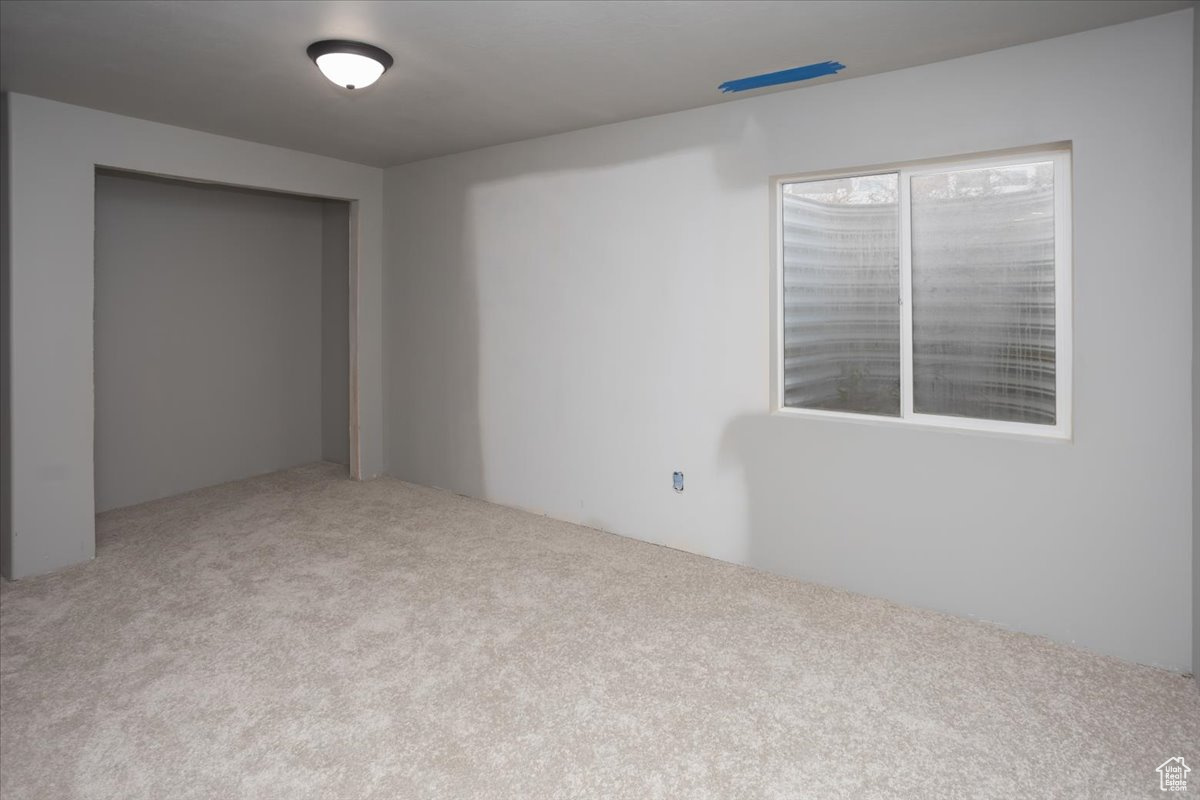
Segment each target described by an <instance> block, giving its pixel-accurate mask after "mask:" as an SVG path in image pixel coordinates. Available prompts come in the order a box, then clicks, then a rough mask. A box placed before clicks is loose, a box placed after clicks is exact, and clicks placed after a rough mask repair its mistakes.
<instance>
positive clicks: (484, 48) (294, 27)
mask: <svg viewBox="0 0 1200 800" xmlns="http://www.w3.org/2000/svg"><path fill="white" fill-rule="evenodd" d="M1190 5H1191V3H1190V2H1186V1H1183V2H1160V1H1158V0H1133V1H1132V2H1123V1H1118V0H1104V1H1097V2H1091V1H1088V0H1030V1H1028V2H1025V1H1017V0H981V1H980V2H942V1H933V2H918V1H916V0H904V1H902V2H856V1H849V0H842V1H840V2H751V1H750V0H735V1H734V2H717V1H715V0H711V1H709V2H543V1H537V2H471V1H468V2H455V1H453V0H450V1H446V2H406V3H401V2H333V1H331V0H309V1H307V2H285V1H284V0H275V1H273V2H253V1H251V0H238V1H236V2H226V1H224V0H209V1H208V2H146V1H145V0H134V1H133V2H98V1H97V0H85V1H84V2H28V1H27V0H5V2H3V3H2V4H0V88H3V89H4V90H6V91H13V92H19V93H23V94H31V95H37V96H40V97H48V98H52V99H56V100H62V101H65V102H68V103H75V104H78V105H84V106H90V107H92V108H99V109H103V110H106V111H113V112H116V113H118V114H126V115H128V116H133V117H142V118H144V119H150V120H156V121H159V122H166V123H170V124H174V125H182V126H184V127H188V128H195V129H198V130H204V131H211V132H213V133H221V134H225V135H228V136H235V137H238V138H242V139H250V140H253V141H259V142H267V143H270V144H275V145H280V146H283V147H290V148H294V149H297V150H303V151H308V152H312V153H322V154H325V155H330V156H336V157H338V158H343V159H347V160H350V161H358V162H362V163H365V164H374V165H379V166H384V165H392V164H401V163H405V162H408V161H414V160H417V159H421V158H428V157H430V156H436V155H442V154H446V153H454V152H459V151H463V150H470V149H473V148H477V147H484V146H486V145H492V144H499V143H502V142H510V141H516V140H519V139H528V138H531V137H535V136H543V135H546V134H551V133H557V132H561V131H568V130H574V129H577V128H585V127H589V126H592V125H600V124H604V123H608V122H617V121H620V120H627V119H633V118H636V117H644V116H649V115H652V114H661V113H665V112H668V111H678V110H682V109H685V108H695V107H697V106H704V105H710V104H712V103H719V102H724V101H728V100H730V99H735V98H739V97H745V96H747V95H749V94H753V93H742V94H738V95H723V94H721V93H720V92H718V91H717V85H718V84H720V83H721V82H723V81H726V80H730V79H732V78H741V77H745V76H749V75H756V74H759V73H763V72H770V71H774V70H779V69H786V68H789V67H795V66H800V65H804V64H810V63H814V62H819V61H826V60H836V61H841V62H842V63H844V64H845V65H846V69H845V70H844V71H842V72H841V73H839V74H838V75H836V76H832V77H827V78H820V79H818V80H816V81H811V82H808V83H805V84H800V85H799V86H801V87H803V86H805V85H812V84H815V83H823V82H828V81H834V80H845V79H847V78H853V77H857V76H861V75H869V74H871V73H876V72H886V71H888V70H894V69H900V68H902V67H909V66H914V65H917V64H925V63H929V62H933V61H941V60H944V59H948V58H955V57H958V56H964V55H968V54H971V53H978V52H983V51H985V50H994V49H996V48H1000V47H1007V46H1009V45H1014V44H1021V43H1024V42H1030V41H1035V40H1038V39H1046V38H1050V37H1053V36H1061V35H1063V34H1068V33H1074V32H1077V31H1082V30H1087V29H1090V28H1096V27H1101V26H1104V25H1112V24H1115V23H1119V22H1125V21H1128V20H1131V19H1136V18H1138V17H1147V16H1153V15H1155V14H1161V13H1165V12H1168V11H1173V10H1176V9H1180V8H1186V7H1188V6H1190ZM330 38H339V39H357V40H361V41H366V42H369V43H371V44H375V45H378V46H380V47H383V48H384V49H386V50H388V51H390V52H391V53H392V55H393V56H394V57H395V59H396V64H395V66H394V67H393V68H392V69H391V70H390V71H389V72H388V73H387V74H385V75H384V76H383V78H382V79H380V81H379V83H377V84H376V85H375V86H372V87H370V88H368V89H363V90H359V91H357V92H353V93H350V92H347V91H345V90H341V89H338V88H337V87H335V86H333V85H332V84H331V83H329V82H328V81H326V80H325V78H324V77H322V76H321V74H320V73H319V72H318V71H317V69H316V68H315V67H314V66H313V64H312V63H311V62H310V61H309V60H308V58H307V56H305V53H304V49H305V47H306V46H307V45H308V44H309V43H311V42H313V41H315V40H317V39H330ZM788 88H789V87H784V88H783V89H782V90H787V89H788ZM791 88H794V87H791ZM801 90H802V89H801ZM762 91H771V90H762ZM775 91H780V89H776V90H775Z"/></svg>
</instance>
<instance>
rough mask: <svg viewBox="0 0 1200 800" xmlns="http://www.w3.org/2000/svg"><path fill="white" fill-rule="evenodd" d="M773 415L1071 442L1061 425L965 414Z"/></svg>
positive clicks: (806, 411) (789, 411) (779, 411)
mask: <svg viewBox="0 0 1200 800" xmlns="http://www.w3.org/2000/svg"><path fill="white" fill-rule="evenodd" d="M771 416H773V417H787V418H791V419H808V420H814V421H825V422H850V423H855V424H858V425H870V426H876V427H887V428H910V429H913V430H931V431H941V432H944V433H958V434H968V435H970V434H974V435H981V436H991V437H998V438H1001V439H1016V440H1024V441H1041V442H1059V443H1066V444H1070V443H1071V441H1072V438H1071V431H1070V430H1069V429H1067V428H1065V427H1064V426H1061V425H1055V426H1050V425H1034V424H1031V423H1024V422H993V421H991V420H983V419H969V418H966V417H939V416H933V415H930V414H915V415H913V416H912V417H909V418H907V419H906V418H902V417H881V416H878V415H875V414H855V413H853V412H849V411H822V410H819V409H810V408H788V407H782V408H776V409H773V410H772V411H771Z"/></svg>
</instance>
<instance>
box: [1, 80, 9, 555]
mask: <svg viewBox="0 0 1200 800" xmlns="http://www.w3.org/2000/svg"><path fill="white" fill-rule="evenodd" d="M8 153H9V150H8V94H7V93H5V94H0V574H2V575H3V576H4V577H5V578H11V577H12V557H11V553H12V413H11V412H12V407H11V404H10V403H9V396H10V391H9V387H10V385H11V381H12V379H11V376H10V370H11V368H12V359H11V358H10V349H11V341H12V330H11V326H12V322H11V320H12V304H11V293H10V287H11V281H10V269H9V261H10V255H11V246H10V244H9V243H10V242H11V241H12V239H11V237H10V236H9V207H10V204H9V199H8V190H9V184H8V173H9V157H8Z"/></svg>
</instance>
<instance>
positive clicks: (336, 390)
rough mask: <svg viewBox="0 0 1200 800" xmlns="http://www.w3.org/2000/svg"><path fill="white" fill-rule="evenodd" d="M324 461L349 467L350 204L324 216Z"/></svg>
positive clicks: (328, 209) (329, 205)
mask: <svg viewBox="0 0 1200 800" xmlns="http://www.w3.org/2000/svg"><path fill="white" fill-rule="evenodd" d="M321 231H322V236H321V458H323V459H324V460H326V461H332V462H334V463H336V464H347V465H349V463H350V266H349V265H350V204H349V203H344V202H340V201H337V200H327V201H325V202H324V203H323V204H322V214H321Z"/></svg>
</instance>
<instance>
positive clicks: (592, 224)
mask: <svg viewBox="0 0 1200 800" xmlns="http://www.w3.org/2000/svg"><path fill="white" fill-rule="evenodd" d="M1191 15H1192V12H1191V10H1190V9H1189V10H1185V11H1182V12H1177V13H1175V14H1169V15H1165V16H1160V17H1155V18H1151V19H1146V20H1142V21H1138V22H1133V23H1130V24H1126V25H1120V26H1115V27H1109V28H1102V29H1098V30H1095V31H1090V32H1087V33H1082V34H1078V35H1075V36H1069V37H1064V38H1060V39H1053V40H1048V41H1044V42H1039V43H1035V44H1029V45H1024V46H1020V47H1013V48H1008V49H1005V50H998V51H995V52H991V53H985V54H981V55H977V56H971V57H969V58H962V59H958V60H955V61H948V62H943V63H939V64H931V65H927V66H922V67H916V68H913V69H906V70H900V71H896V72H891V73H887V74H883V75H874V76H870V77H864V78H858V79H852V80H845V81H837V82H833V83H827V84H823V85H819V86H811V87H807V88H801V89H797V90H795V91H790V92H780V93H776V94H770V95H766V96H762V97H754V98H750V99H745V100H740V101H737V102H732V103H727V104H723V105H719V106H714V107H709V108H703V109H697V110H694V111H687V112H682V113H678V114H668V115H664V116H659V117H654V118H650V119H644V120H637V121H633V122H628V123H622V124H618V125H608V126H604V127H601V128H593V129H590V130H585V131H579V132H576V133H570V134H564V135H561V136H554V137H548V138H544V139H539V140H535V141H529V142H522V143H517V144H512V145H505V146H502V147H495V148H490V149H485V150H479V151H475V152H472V153H466V154H462V155H458V156H451V157H447V158H442V159H436V160H432V161H427V162H422V163H418V164H413V165H409V166H406V167H400V168H396V169H391V170H388V172H387V175H386V179H385V200H386V203H387V213H388V224H387V226H386V228H385V230H386V231H387V234H386V235H387V237H388V238H387V239H386V240H385V252H386V254H387V271H386V273H385V307H386V308H387V309H388V316H387V323H388V328H387V330H386V335H387V343H388V350H387V354H388V363H387V371H386V375H387V377H388V383H387V395H386V401H387V402H386V408H387V409H388V414H389V416H388V420H387V424H386V425H385V429H386V430H387V431H388V434H389V436H388V445H389V468H390V470H391V471H392V472H393V473H394V474H395V475H397V476H399V477H401V478H404V479H407V480H411V481H416V482H419V483H425V484H432V485H435V486H441V487H444V488H448V489H453V490H455V491H460V492H465V493H468V494H473V495H478V496H481V497H485V498H488V499H491V500H495V501H498V502H501V503H504V504H508V505H514V506H519V507H524V508H529V509H532V510H536V511H539V512H542V513H546V514H549V515H551V516H554V517H558V518H563V519H567V520H572V521H578V522H582V523H585V524H589V525H593V526H596V527H599V528H603V529H606V530H610V531H615V532H617V533H620V534H624V535H627V536H633V537H637V538H640V539H645V540H648V541H653V542H658V543H662V544H665V545H669V546H673V547H678V548H682V549H685V550H690V551H693V552H697V553H702V554H705V555H709V556H713V557H716V558H721V559H725V560H729V561H734V562H740V563H746V564H752V565H754V566H756V567H760V568H763V569H766V570H770V571H773V572H778V573H783V574H787V575H792V576H797V577H800V578H803V579H808V580H812V581H817V582H820V583H826V584H833V585H837V586H842V587H846V588H849V589H851V590H855V591H861V592H865V593H869V594H872V595H878V596H883V597H888V598H891V599H894V600H897V601H900V602H903V603H907V604H912V605H917V606H924V607H931V608H936V609H941V610H945V611H950V612H954V613H957V614H961V615H965V616H973V617H978V618H982V619H985V620H991V621H994V622H997V623H1000V624H1002V625H1006V626H1009V627H1012V628H1016V629H1020V630H1024V631H1030V632H1033V633H1039V634H1045V635H1048V636H1051V637H1053V638H1055V639H1058V640H1060V641H1064V642H1074V643H1076V644H1078V645H1081V646H1084V647H1088V648H1092V649H1094V650H1098V651H1102V652H1105V653H1110V654H1113V655H1117V656H1120V657H1123V658H1127V659H1132V660H1135V661H1141V662H1145V663H1150V664H1159V665H1162V666H1165V667H1169V668H1174V669H1181V670H1183V669H1188V668H1189V666H1190V664H1191V660H1192V643H1191V638H1192V634H1191V631H1192V625H1191V607H1192V601H1191V592H1192V588H1191V585H1192V566H1191V560H1190V559H1189V558H1187V557H1185V555H1184V554H1186V553H1188V551H1189V548H1190V544H1191V538H1192V498H1191V494H1192V476H1191V458H1192V445H1191V425H1192V411H1191V405H1192V404H1191V377H1190V374H1189V372H1190V371H1189V370H1188V369H1187V368H1185V367H1184V365H1187V364H1189V363H1190V356H1191V352H1190V349H1191V348H1190V342H1191V330H1192V303H1191V228H1192V222H1193V215H1192V209H1191V204H1192V189H1191V174H1192V144H1191V126H1192V113H1191V104H1192V86H1191V83H1192V81H1191V75H1192V61H1191V58H1192V52H1191V51H1192V36H1193V34H1192V16H1191ZM1059 141H1072V142H1073V146H1074V151H1073V163H1074V202H1075V207H1074V231H1075V240H1074V244H1075V249H1074V264H1075V304H1074V305H1075V308H1074V338H1075V363H1074V398H1075V404H1074V432H1073V434H1074V439H1073V441H1070V442H1062V441H1058V442H1051V441H1042V440H1029V439H1019V438H1013V437H1003V436H988V435H982V434H972V433H961V432H952V431H936V430H921V429H917V428H913V427H900V426H896V425H891V426H887V425H872V424H862V423H857V422H842V421H833V420H821V419H813V418H797V417H790V418H788V417H781V416H774V415H771V414H770V413H769V409H770V404H769V376H770V371H769V367H768V362H769V344H770V330H769V317H768V314H769V307H770V304H769V289H770V286H769V274H770V273H769V269H770V267H769V265H770V254H769V245H770V237H769V233H768V232H769V230H770V209H769V198H770V193H769V189H768V179H769V176H771V175H775V174H785V173H793V172H807V171H821V170H836V169H843V168H854V167H859V166H864V165H872V164H888V163H896V162H905V161H911V160H916V159H923V158H935V157H945V156H953V155H957V154H966V153H976V152H986V151H990V150H997V149H1002V148H1008V147H1022V146H1030V145H1037V144H1044V143H1050V142H1059ZM1150 143H1152V146H1150ZM673 470H682V471H683V472H684V473H685V475H686V480H687V488H686V490H685V491H684V492H683V493H682V494H676V493H675V492H674V491H672V488H671V474H672V471H673Z"/></svg>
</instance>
